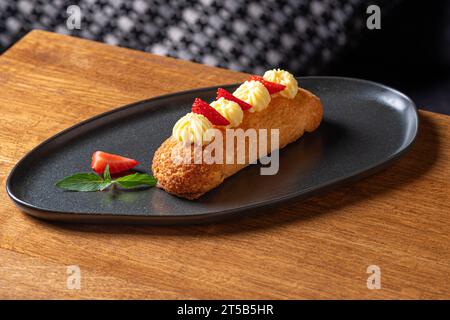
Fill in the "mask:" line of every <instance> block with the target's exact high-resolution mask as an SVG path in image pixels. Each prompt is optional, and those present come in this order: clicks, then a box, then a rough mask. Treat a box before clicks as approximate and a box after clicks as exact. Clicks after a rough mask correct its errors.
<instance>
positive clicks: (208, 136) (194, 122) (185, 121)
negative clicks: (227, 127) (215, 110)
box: [172, 112, 214, 146]
mask: <svg viewBox="0 0 450 320" xmlns="http://www.w3.org/2000/svg"><path fill="white" fill-rule="evenodd" d="M172 136H173V137H174V138H175V139H177V140H178V141H180V142H184V143H186V144H191V143H194V144H196V145H199V146H201V145H204V144H207V143H209V142H210V141H211V140H212V139H213V138H214V130H213V126H212V124H211V122H210V121H209V120H208V119H207V118H206V117H204V116H202V115H201V114H197V113H193V112H190V113H188V114H186V115H185V116H184V117H182V118H181V119H179V120H178V121H177V123H175V125H174V127H173V129H172Z"/></svg>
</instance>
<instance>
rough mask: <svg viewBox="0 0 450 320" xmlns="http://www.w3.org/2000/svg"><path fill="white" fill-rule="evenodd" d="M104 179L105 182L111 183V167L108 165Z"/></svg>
mask: <svg viewBox="0 0 450 320" xmlns="http://www.w3.org/2000/svg"><path fill="white" fill-rule="evenodd" d="M103 179H104V180H105V182H111V174H110V173H109V165H108V164H107V165H106V167H105V171H104V172H103Z"/></svg>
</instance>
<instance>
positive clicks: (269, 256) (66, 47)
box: [0, 31, 450, 299]
mask: <svg viewBox="0 0 450 320" xmlns="http://www.w3.org/2000/svg"><path fill="white" fill-rule="evenodd" d="M245 78H246V75H245V74H242V73H236V72H233V71H229V70H224V69H219V68H212V67H207V66H203V65H199V64H195V63H190V62H186V61H180V60H175V59H171V58H165V57H160V56H156V55H151V54H148V53H142V52H136V51H132V50H128V49H123V48H117V47H112V46H107V45H103V44H100V43H95V42H90V41H86V40H80V39H76V38H71V37H67V36H61V35H56V34H52V33H47V32H42V31H33V32H31V33H29V34H28V35H27V36H25V37H24V38H23V39H22V40H21V41H19V42H18V43H17V44H15V45H14V46H13V47H12V48H11V49H9V50H8V51H7V52H6V53H4V54H3V55H2V56H1V57H0V124H1V125H0V151H1V152H0V162H1V167H0V179H1V183H2V189H1V194H0V199H1V203H0V298H162V299H166V298H255V299H259V298H268V299H270V298H281V299H292V298H294V299H297V298H374V299H384V298H408V299H409V298H449V297H450V295H449V293H450V272H449V271H450V268H449V265H450V250H449V247H450V196H449V192H450V182H449V179H450V117H448V116H444V115H439V114H434V113H429V112H420V121H421V129H420V133H419V136H418V139H417V142H416V144H415V145H414V147H413V148H412V150H411V151H410V152H409V153H408V154H406V155H405V156H404V157H402V158H401V159H400V160H398V161H396V162H395V163H394V164H393V165H392V166H390V167H389V168H388V169H386V170H384V171H383V172H380V173H378V174H376V175H374V176H371V177H369V178H366V179H364V180H363V181H360V182H357V183H352V184H349V185H347V186H345V187H341V188H338V189H336V190H334V191H332V192H329V193H327V194H324V195H322V196H317V197H314V198H311V199H308V200H306V201H299V202H298V203H295V204H291V205H289V206H286V207H282V208H279V209H277V210H274V211H273V212H270V213H267V214H263V215H258V216H254V217H248V218H244V219H241V220H234V221H230V222H226V223H221V224H214V225H202V226H181V227H173V226H172V227H155V226H106V225H75V224H56V223H48V222H44V221H39V220H36V219H34V218H31V217H29V216H27V215H25V214H22V213H21V212H20V211H19V210H18V209H16V207H15V206H14V205H13V203H12V202H11V201H10V200H9V199H8V196H7V195H6V193H5V181H6V177H7V175H8V173H9V172H10V170H11V168H12V166H13V165H14V164H15V163H16V162H17V161H18V160H19V159H20V158H21V157H22V156H23V155H24V154H25V153H26V152H28V151H29V150H30V149H31V148H32V147H34V146H36V145H37V144H38V143H39V142H41V141H42V140H44V139H46V138H48V137H50V136H52V135H53V134H55V133H57V132H58V131H60V130H62V129H64V128H66V127H68V126H70V125H73V124H75V123H77V122H79V121H81V120H83V119H86V118H89V117H91V116H94V115H96V114H98V113H100V112H104V111H106V110H110V109H113V108H116V107H118V106H121V105H124V104H128V103H130V102H133V101H138V100H141V99H145V98H149V97H152V96H157V95H160V94H164V93H168V92H175V91H179V90H186V89H191V88H196V87H205V86H211V85H216V84H224V83H233V82H237V81H241V80H243V79H245ZM70 265H77V266H79V268H80V271H81V289H80V290H77V289H68V288H67V277H68V275H67V273H66V272H67V266H70ZM369 265H377V266H379V267H380V270H381V289H379V290H376V289H375V290H369V289H368V288H367V278H368V277H369V274H368V273H366V272H367V267H368V266H369Z"/></svg>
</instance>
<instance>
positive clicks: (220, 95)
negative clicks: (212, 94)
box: [216, 88, 252, 110]
mask: <svg viewBox="0 0 450 320" xmlns="http://www.w3.org/2000/svg"><path fill="white" fill-rule="evenodd" d="M220 98H224V99H226V100H229V101H233V102H236V103H237V104H238V105H239V106H240V107H241V109H242V110H248V109H251V108H252V106H251V105H250V104H248V103H247V102H245V101H242V100H241V99H239V98H236V97H235V96H233V95H232V94H231V93H229V92H228V91H227V90H225V89H222V88H219V89H217V97H216V100H219V99H220Z"/></svg>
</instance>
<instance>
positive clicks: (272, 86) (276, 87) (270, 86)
mask: <svg viewBox="0 0 450 320" xmlns="http://www.w3.org/2000/svg"><path fill="white" fill-rule="evenodd" d="M249 80H250V81H259V82H261V83H262V84H263V85H264V87H266V89H267V91H269V93H270V94H274V93H277V92H280V91H283V90H284V89H285V88H286V86H285V85H284V84H279V83H275V82H270V81H267V80H265V79H264V78H263V77H261V76H251V77H250V79H249Z"/></svg>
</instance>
